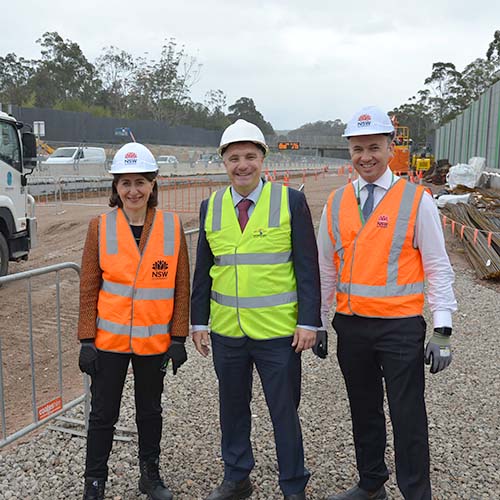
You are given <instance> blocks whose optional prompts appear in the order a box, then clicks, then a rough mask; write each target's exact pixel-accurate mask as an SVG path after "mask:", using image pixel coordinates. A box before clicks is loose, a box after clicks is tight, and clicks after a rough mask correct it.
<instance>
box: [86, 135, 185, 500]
mask: <svg viewBox="0 0 500 500" xmlns="http://www.w3.org/2000/svg"><path fill="white" fill-rule="evenodd" d="M110 172H111V173H112V174H113V184H112V194H111V197H110V203H109V204H110V206H111V207H113V208H114V210H112V211H110V212H108V213H106V214H102V215H100V216H99V217H96V218H94V219H92V220H91V221H90V224H89V230H88V233H87V239H86V242H85V246H84V249H83V256H82V269H81V279H80V317H79V322H78V338H79V339H80V341H81V350H80V358H79V366H80V369H81V370H82V371H83V372H85V373H87V374H88V375H90V376H91V379H92V384H91V395H92V401H91V411H90V417H89V428H88V435H87V456H86V464H85V487H84V494H83V498H84V500H100V499H104V488H105V483H106V480H107V477H108V467H107V462H108V457H109V454H110V452H111V447H112V443H113V432H114V426H115V424H116V422H117V420H118V416H119V410H120V401H121V395H122V391H123V386H124V383H125V377H126V374H127V370H128V366H129V363H130V362H131V363H132V368H133V371H134V388H135V404H136V412H137V416H136V422H137V430H138V435H139V465H140V479H139V489H140V491H141V492H142V493H145V494H147V495H148V498H150V499H153V500H170V499H172V498H173V495H172V492H171V491H170V490H169V489H168V488H167V487H166V486H165V485H164V483H163V481H162V479H161V477H160V472H159V456H160V439H161V430H162V415H161V413H162V407H161V394H162V392H163V379H164V376H165V373H166V371H167V370H166V368H167V365H168V363H169V362H170V361H172V366H173V373H174V375H175V374H176V373H177V370H178V368H179V367H180V366H181V365H182V364H183V363H184V362H185V361H186V360H187V355H186V350H185V347H184V342H185V339H186V337H187V334H188V327H189V293H190V286H189V264H188V254H187V246H186V240H185V237H184V232H183V231H182V226H181V222H180V220H179V217H178V216H177V215H176V214H174V213H169V212H164V211H161V210H157V209H156V208H155V207H156V205H157V204H158V187H157V184H156V175H157V172H158V166H157V164H156V161H155V159H154V157H153V155H152V154H151V152H150V151H149V150H148V149H147V148H146V147H145V146H143V145H142V144H138V143H129V144H126V145H124V146H123V147H122V148H120V149H119V150H118V152H117V153H116V155H115V157H114V159H113V163H112V166H111V170H110Z"/></svg>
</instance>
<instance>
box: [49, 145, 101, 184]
mask: <svg viewBox="0 0 500 500" xmlns="http://www.w3.org/2000/svg"><path fill="white" fill-rule="evenodd" d="M40 173H41V174H43V175H52V176H54V177H58V176H61V175H84V176H96V175H97V176H102V175H109V174H108V173H107V170H106V151H105V150H104V148H94V147H88V146H83V147H82V146H78V147H77V146H75V147H64V148H57V149H56V150H55V151H54V152H53V153H52V154H51V155H50V156H49V157H48V158H47V159H46V160H45V161H44V162H42V163H41V165H40Z"/></svg>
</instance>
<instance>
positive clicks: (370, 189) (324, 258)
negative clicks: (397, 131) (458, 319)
mask: <svg viewBox="0 0 500 500" xmlns="http://www.w3.org/2000/svg"><path fill="white" fill-rule="evenodd" d="M393 133H394V127H393V125H392V123H391V120H390V119H389V117H388V116H387V114H386V113H384V112H382V111H381V110H380V109H379V108H377V107H374V106H369V107H366V108H363V109H361V110H360V111H358V112H357V113H356V114H355V115H354V116H353V117H352V119H351V120H350V121H349V122H348V124H347V127H346V130H345V133H344V137H347V139H348V140H349V152H350V155H351V159H352V164H353V166H354V168H355V170H356V171H357V172H358V174H359V178H358V179H357V180H356V181H354V182H353V183H352V184H347V185H346V186H344V187H342V188H340V189H338V190H336V191H334V192H332V193H331V194H330V196H329V198H328V201H327V204H326V206H325V209H324V210H323V214H322V217H321V221H320V227H319V231H318V252H319V263H320V273H321V295H322V311H321V312H322V322H323V330H322V331H319V332H318V342H322V343H323V344H326V337H327V333H326V328H327V323H328V319H327V318H328V313H329V310H330V308H331V306H332V304H333V302H334V301H335V302H336V306H335V315H334V318H333V322H332V326H333V328H334V331H335V332H336V334H337V358H338V361H339V365H340V368H341V371H342V374H343V376H344V380H345V384H346V388H347V393H348V397H349V403H350V407H351V417H352V426H353V436H354V445H355V451H356V463H357V468H358V473H359V481H358V483H357V484H356V485H355V486H354V487H352V488H351V489H349V490H347V491H344V492H342V493H339V494H337V495H331V496H329V497H328V500H342V499H344V500H347V499H350V500H363V499H379V500H383V499H386V498H387V494H386V491H385V487H384V483H385V482H386V481H387V479H388V477H389V472H388V469H387V467H386V464H385V460H384V454H385V447H386V422H385V415H384V410H383V401H384V384H383V379H384V380H385V387H386V391H387V398H388V402H389V407H390V416H391V421H392V427H393V432H394V447H395V460H396V478H397V483H398V486H399V489H400V491H401V493H402V494H403V496H404V498H405V499H411V500H417V499H418V500H428V499H430V498H431V485H430V479H429V469H430V465H429V463H430V459H429V444H428V428H427V427H428V426H427V414H426V408H425V400H424V362H425V363H427V364H430V365H431V369H430V371H431V373H437V372H439V371H441V370H443V369H444V368H446V367H447V366H448V365H449V364H450V363H451V346H450V335H451V327H452V322H451V316H452V313H453V312H454V311H456V308H457V307H456V301H455V296H454V293H453V289H452V283H453V280H454V273H453V270H452V268H451V265H450V262H449V259H448V255H447V253H446V248H445V243H444V237H443V232H442V228H441V223H440V220H439V214H438V211H437V209H436V207H435V205H434V202H433V200H432V197H431V196H429V194H428V193H426V192H425V191H424V188H423V186H419V185H415V184H411V183H410V182H407V181H406V180H404V179H402V178H400V177H398V176H396V175H394V173H393V172H391V170H390V169H389V168H388V163H389V160H390V158H391V157H392V154H393V153H392V152H393V145H392V138H393ZM424 279H427V282H428V294H427V298H428V302H429V307H430V310H431V312H432V315H433V326H434V332H433V335H432V336H431V338H430V340H429V341H428V343H427V345H426V346H425V348H424V341H425V333H426V323H425V321H424V318H423V316H422V314H423V307H424Z"/></svg>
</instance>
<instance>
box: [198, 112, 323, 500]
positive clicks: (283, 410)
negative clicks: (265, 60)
mask: <svg viewBox="0 0 500 500" xmlns="http://www.w3.org/2000/svg"><path fill="white" fill-rule="evenodd" d="M219 152H220V154H221V156H222V159H223V161H224V165H225V167H226V171H227V173H228V176H229V178H230V181H231V186H228V187H227V188H224V189H221V190H219V191H217V192H215V193H213V194H212V195H211V197H210V198H209V199H208V200H205V201H204V202H203V203H202V205H201V209H200V236H199V240H198V249H197V258H196V269H195V273H194V281H193V293H192V297H191V304H192V313H191V324H192V325H193V340H194V343H195V346H196V349H197V350H198V352H200V354H202V355H203V356H207V355H208V353H209V347H208V345H209V334H208V323H209V320H210V322H211V324H210V330H211V333H210V341H211V345H212V349H213V361H214V366H215V370H216V373H217V377H218V380H219V398H220V420H221V430H222V458H223V460H224V480H223V481H222V483H221V484H220V485H219V486H218V487H217V488H215V490H213V491H212V492H211V494H210V495H209V496H208V497H207V500H230V499H240V498H247V497H249V496H250V495H251V493H252V491H253V486H252V483H251V481H250V478H249V475H250V472H251V470H252V468H253V466H254V458H253V453H252V446H251V443H250V428H251V413H250V400H251V394H252V377H253V366H254V365H255V367H256V368H257V371H258V373H259V376H260V378H261V381H262V386H263V389H264V393H265V396H266V401H267V404H268V408H269V412H270V414H271V419H272V422H273V427H274V435H275V441H276V449H277V455H278V465H279V483H280V487H281V490H282V492H283V495H284V498H285V499H288V500H303V499H305V498H306V496H305V487H306V484H307V481H308V480H309V476H310V474H309V471H308V470H307V469H306V468H305V467H304V450H303V446H302V433H301V428H300V421H299V417H298V414H297V409H298V406H299V402H300V388H301V352H302V351H304V350H306V349H309V348H311V347H313V346H314V344H315V342H316V330H317V327H318V326H319V325H320V324H321V320H320V284H319V270H318V261H317V247H316V243H315V236H314V229H313V225H312V220H311V214H310V211H309V207H308V205H307V202H306V199H305V196H304V195H303V194H302V193H301V192H299V191H296V190H294V189H290V188H288V187H285V186H282V185H281V184H276V183H268V182H263V181H262V179H261V177H260V175H261V172H262V165H263V161H264V156H265V155H266V153H267V152H268V147H267V145H266V142H265V139H264V136H263V134H262V132H261V130H260V129H259V128H258V127H257V126H255V125H254V124H252V123H249V122H247V121H245V120H237V121H236V122H235V123H234V124H232V125H230V126H229V127H228V128H227V129H226V130H225V131H224V133H223V135H222V139H221V144H220V148H219Z"/></svg>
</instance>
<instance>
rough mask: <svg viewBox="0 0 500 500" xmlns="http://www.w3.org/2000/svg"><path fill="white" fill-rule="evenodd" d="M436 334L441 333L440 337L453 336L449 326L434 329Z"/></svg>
mask: <svg viewBox="0 0 500 500" xmlns="http://www.w3.org/2000/svg"><path fill="white" fill-rule="evenodd" d="M434 332H435V333H439V335H444V336H445V337H449V336H450V335H451V328H450V327H449V326H440V327H438V328H434Z"/></svg>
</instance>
